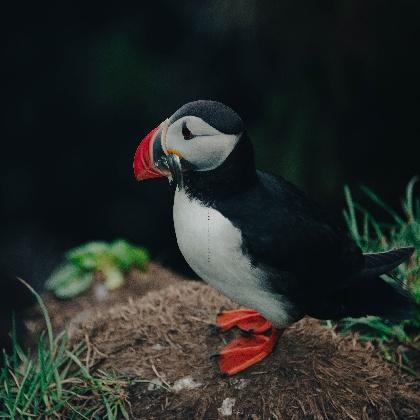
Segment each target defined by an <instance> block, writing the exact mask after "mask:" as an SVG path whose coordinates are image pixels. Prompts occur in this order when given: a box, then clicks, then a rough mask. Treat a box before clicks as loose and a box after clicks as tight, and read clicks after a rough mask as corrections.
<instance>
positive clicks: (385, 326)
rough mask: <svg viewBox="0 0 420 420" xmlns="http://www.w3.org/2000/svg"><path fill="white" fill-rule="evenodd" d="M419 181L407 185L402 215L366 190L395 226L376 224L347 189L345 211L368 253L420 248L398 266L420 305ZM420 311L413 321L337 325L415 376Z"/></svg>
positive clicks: (398, 272) (357, 320)
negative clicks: (412, 357)
mask: <svg viewBox="0 0 420 420" xmlns="http://www.w3.org/2000/svg"><path fill="white" fill-rule="evenodd" d="M416 182H417V178H413V179H412V180H411V181H410V182H409V184H408V186H407V189H406V195H405V198H404V200H403V202H402V212H401V213H399V212H397V211H395V210H394V209H392V208H391V207H389V206H388V205H387V204H386V203H384V202H383V201H382V200H381V199H380V198H379V197H378V196H377V195H376V194H375V193H373V192H372V191H371V190H369V189H368V188H365V187H363V188H362V190H363V192H364V193H365V195H366V196H367V197H368V198H369V199H370V200H371V201H373V202H374V203H375V204H376V205H378V206H379V207H380V208H381V209H383V210H384V211H385V212H386V213H387V214H388V215H389V216H390V217H391V220H392V223H379V222H378V221H376V220H375V219H374V217H373V216H372V215H371V214H370V213H369V212H368V211H367V210H366V209H365V208H364V207H362V206H361V205H360V204H358V203H355V202H354V200H353V197H352V194H351V192H350V189H349V188H347V187H346V188H345V197H346V201H347V209H346V210H344V218H345V220H346V222H347V225H348V228H349V230H350V233H351V235H352V237H353V239H354V240H355V241H356V243H357V244H358V245H359V246H360V247H361V249H362V250H363V251H365V252H368V251H369V252H374V251H385V250H389V249H391V248H397V247H401V246H407V245H410V246H414V247H415V248H416V253H415V255H414V256H413V257H412V258H411V259H410V261H409V262H407V263H404V264H401V265H400V266H399V267H398V269H397V270H396V276H397V277H398V279H399V281H401V282H402V283H403V284H404V285H405V287H406V288H407V289H408V290H410V292H411V293H412V294H413V296H414V298H415V300H416V302H417V303H418V304H420V278H419V275H418V274H419V271H420V201H419V199H418V198H416V197H415V195H414V188H415V184H416ZM373 298H374V297H373ZM419 308H420V306H417V310H416V312H415V314H414V315H413V317H412V318H411V319H409V320H405V321H401V322H390V321H388V320H386V319H383V318H380V317H377V316H369V317H364V318H346V319H344V320H341V321H339V322H338V324H337V326H338V328H339V329H340V330H341V331H343V332H349V331H357V332H359V333H360V339H361V340H362V341H371V342H373V343H374V344H376V345H377V346H378V348H379V349H380V350H381V353H382V355H383V357H384V358H385V359H387V360H389V361H391V362H397V361H398V363H399V364H400V365H401V366H403V368H404V369H406V370H409V371H410V372H411V373H414V372H413V371H412V369H411V365H410V360H409V356H408V354H409V353H410V351H418V350H420V348H419V347H418V343H419V340H420V309H419ZM330 325H331V323H330ZM407 349H408V350H409V351H407Z"/></svg>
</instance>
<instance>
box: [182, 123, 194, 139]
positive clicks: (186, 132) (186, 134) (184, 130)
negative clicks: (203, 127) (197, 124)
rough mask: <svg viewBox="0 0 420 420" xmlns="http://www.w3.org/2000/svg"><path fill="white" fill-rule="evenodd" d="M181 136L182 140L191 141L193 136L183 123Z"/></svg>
mask: <svg viewBox="0 0 420 420" xmlns="http://www.w3.org/2000/svg"><path fill="white" fill-rule="evenodd" d="M182 135H183V136H184V140H191V139H192V138H193V137H194V136H193V133H191V131H190V130H189V129H188V127H187V123H186V122H185V121H184V122H183V123H182Z"/></svg>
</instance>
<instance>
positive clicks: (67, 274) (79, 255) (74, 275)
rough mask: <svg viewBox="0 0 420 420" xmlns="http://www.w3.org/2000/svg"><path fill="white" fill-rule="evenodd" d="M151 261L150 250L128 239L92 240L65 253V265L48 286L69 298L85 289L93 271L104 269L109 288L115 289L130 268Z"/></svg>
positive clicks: (143, 265) (141, 267) (140, 267)
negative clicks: (131, 242) (133, 243)
mask: <svg viewBox="0 0 420 420" xmlns="http://www.w3.org/2000/svg"><path fill="white" fill-rule="evenodd" d="M148 262H149V254H148V252H147V251H146V250H145V249H144V248H139V247H136V246H134V245H131V244H130V243H128V242H127V241H124V240H117V241H114V242H111V243H107V242H89V243H87V244H85V245H82V246H80V247H77V248H74V249H71V250H70V251H68V252H67V253H66V255H65V262H64V264H62V265H61V266H60V267H58V268H57V269H56V270H55V271H54V272H53V273H52V274H51V276H50V278H49V279H48V280H47V282H46V288H47V289H48V290H51V291H52V292H53V293H54V294H55V295H56V296H57V297H59V298H62V299H68V298H71V297H74V296H76V295H78V294H80V293H83V292H84V291H86V290H87V289H88V288H89V287H90V286H91V284H92V273H94V272H101V273H102V274H103V276H104V278H105V286H106V288H107V289H108V290H113V289H116V288H118V287H120V286H122V284H123V283H124V273H126V272H127V271H128V270H129V269H130V268H131V267H137V268H139V269H144V268H145V266H146V265H147V263H148Z"/></svg>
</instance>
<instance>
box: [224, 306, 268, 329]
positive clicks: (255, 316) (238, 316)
mask: <svg viewBox="0 0 420 420" xmlns="http://www.w3.org/2000/svg"><path fill="white" fill-rule="evenodd" d="M216 325H217V327H218V328H219V329H220V330H222V331H227V330H230V329H231V328H233V327H238V328H240V329H241V330H242V331H246V332H252V333H253V334H262V333H264V332H266V331H268V330H269V329H270V328H271V322H270V321H267V320H266V319H265V318H264V317H263V316H262V315H261V314H259V313H258V312H257V311H253V310H252V309H234V310H232V311H224V312H221V313H220V314H218V315H217V318H216Z"/></svg>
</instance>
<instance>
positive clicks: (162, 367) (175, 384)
mask: <svg viewBox="0 0 420 420" xmlns="http://www.w3.org/2000/svg"><path fill="white" fill-rule="evenodd" d="M233 307H235V305H234V304H233V303H232V302H230V301H229V300H228V299H226V298H225V297H223V296H221V295H220V294H218V293H217V292H216V291H214V290H213V289H211V288H209V287H207V286H205V285H203V284H200V283H197V282H186V281H183V282H178V283H176V284H171V285H168V287H166V288H164V289H162V290H159V291H151V292H149V293H147V294H146V295H145V296H143V297H140V298H132V299H129V300H127V301H126V302H125V303H115V305H114V306H112V307H108V308H106V309H105V308H104V307H102V308H100V309H96V310H93V311H92V312H91V313H90V315H89V317H88V318H87V319H85V320H83V322H82V323H81V324H80V325H78V326H76V325H75V324H73V328H72V329H71V337H72V340H79V339H81V338H83V339H85V340H87V342H88V346H89V352H88V353H89V360H90V362H89V363H90V364H91V365H92V366H93V367H94V368H97V369H103V370H107V371H110V370H112V371H115V372H119V373H120V374H122V375H124V376H126V377H127V376H129V377H132V378H136V379H143V380H149V381H152V382H153V383H155V384H162V385H163V387H166V388H170V390H167V389H165V388H163V387H160V386H153V384H151V383H137V384H134V385H132V386H131V387H130V389H129V395H130V402H131V409H132V413H133V417H134V418H136V419H187V418H194V419H200V418H205V419H218V418H234V419H244V418H245V419H246V418H249V419H254V420H256V419H268V418H271V419H280V418H287V419H301V418H308V419H312V418H316V419H324V418H330V419H347V418H351V419H370V418H373V419H379V418H380V419H387V418H401V419H414V418H416V416H417V413H418V412H419V409H420V398H419V396H418V384H416V383H414V380H413V378H412V377H409V376H405V375H402V374H401V373H399V372H398V371H397V370H396V369H394V368H393V367H392V366H390V365H387V364H386V363H385V362H383V361H381V360H380V359H378V358H376V357H375V356H374V354H373V353H372V352H370V351H369V350H367V349H364V348H362V347H361V346H360V344H358V343H357V342H356V340H354V339H351V338H342V337H339V336H337V335H336V334H335V333H334V332H333V331H331V330H328V329H325V328H323V327H321V326H320V324H319V323H318V322H317V321H315V320H310V319H304V320H302V321H301V322H299V323H297V324H296V325H294V326H293V327H291V328H290V329H289V330H287V331H286V332H285V334H284V335H283V336H282V337H281V339H280V340H279V343H278V346H277V348H276V351H275V352H274V354H272V355H270V356H269V357H268V358H267V359H265V360H264V361H263V362H261V363H260V364H258V365H256V366H254V367H252V368H250V369H249V370H247V371H246V372H244V373H241V374H239V375H237V376H235V377H231V378H222V377H220V375H219V374H218V370H217V366H216V363H215V361H214V360H213V359H210V357H209V356H210V355H212V354H215V353H217V352H218V350H220V349H221V348H222V347H223V346H224V345H225V343H226V342H227V341H229V340H230V339H231V338H232V337H233V335H235V334H237V331H235V332H232V333H229V334H221V335H217V334H216V335H215V334H214V332H212V329H211V328H210V326H211V325H212V323H213V322H214V319H215V316H216V314H217V313H218V312H219V311H220V310H221V309H223V308H226V309H228V308H233Z"/></svg>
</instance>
